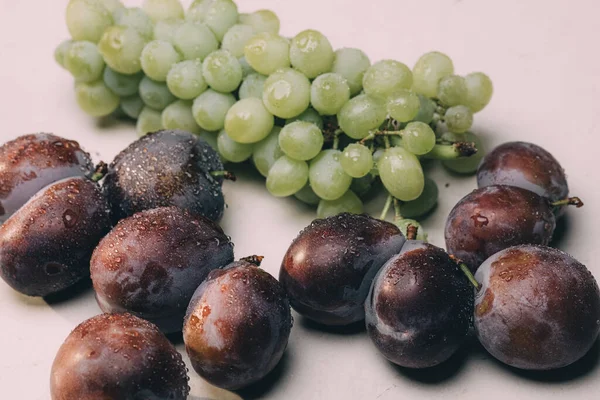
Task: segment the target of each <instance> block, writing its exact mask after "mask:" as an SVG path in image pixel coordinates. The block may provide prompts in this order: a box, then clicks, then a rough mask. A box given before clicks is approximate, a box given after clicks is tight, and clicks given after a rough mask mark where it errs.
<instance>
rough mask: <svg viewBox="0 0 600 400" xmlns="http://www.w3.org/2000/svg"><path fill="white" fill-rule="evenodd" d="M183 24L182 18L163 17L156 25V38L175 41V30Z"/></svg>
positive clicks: (170, 41)
mask: <svg viewBox="0 0 600 400" xmlns="http://www.w3.org/2000/svg"><path fill="white" fill-rule="evenodd" d="M181 25H183V20H181V19H163V20H160V21H158V22H157V23H156V24H155V25H154V40H164V41H165V42H169V43H175V32H177V29H179V27H180V26H181Z"/></svg>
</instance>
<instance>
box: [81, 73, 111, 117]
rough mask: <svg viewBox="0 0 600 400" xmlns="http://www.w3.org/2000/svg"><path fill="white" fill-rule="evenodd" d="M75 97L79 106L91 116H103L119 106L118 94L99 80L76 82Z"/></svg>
mask: <svg viewBox="0 0 600 400" xmlns="http://www.w3.org/2000/svg"><path fill="white" fill-rule="evenodd" d="M75 98H76V99H77V104H79V107H81V109H82V110H83V111H85V112H86V113H88V114H89V115H91V116H92V117H104V116H106V115H109V114H111V113H112V112H113V111H115V110H116V109H117V108H118V107H119V96H117V95H116V94H114V93H113V92H111V91H110V89H109V88H107V87H106V85H105V84H104V82H102V81H101V80H100V81H96V82H91V83H87V82H79V83H77V84H76V85H75Z"/></svg>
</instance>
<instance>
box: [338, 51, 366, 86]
mask: <svg viewBox="0 0 600 400" xmlns="http://www.w3.org/2000/svg"><path fill="white" fill-rule="evenodd" d="M370 66H371V60H369V57H368V56H367V55H366V54H365V53H364V52H363V51H362V50H359V49H353V48H343V49H339V50H337V51H336V52H335V58H334V60H333V66H332V67H331V71H332V72H334V73H336V74H339V75H341V76H343V77H344V78H346V81H347V82H348V86H349V87H350V95H351V96H356V95H357V94H359V93H360V91H361V90H362V88H363V77H364V75H365V72H367V70H368V69H369V67H370Z"/></svg>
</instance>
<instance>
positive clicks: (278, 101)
mask: <svg viewBox="0 0 600 400" xmlns="http://www.w3.org/2000/svg"><path fill="white" fill-rule="evenodd" d="M262 99H263V102H264V104H265V107H267V110H269V112H270V113H271V114H273V115H275V116H277V117H279V118H293V117H296V116H298V115H300V114H302V113H303V112H304V111H305V110H306V109H307V108H308V106H309V104H310V82H309V80H308V79H307V78H306V76H304V75H303V74H301V73H300V72H298V71H296V70H294V69H291V68H287V69H281V70H278V71H277V72H275V73H274V74H272V75H271V76H269V77H268V78H267V80H266V82H265V85H264V91H263V97H262Z"/></svg>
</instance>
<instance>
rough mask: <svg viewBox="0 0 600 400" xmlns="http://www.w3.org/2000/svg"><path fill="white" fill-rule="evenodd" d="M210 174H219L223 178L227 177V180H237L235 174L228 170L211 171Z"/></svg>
mask: <svg viewBox="0 0 600 400" xmlns="http://www.w3.org/2000/svg"><path fill="white" fill-rule="evenodd" d="M210 174H211V175H212V176H214V177H215V178H217V177H219V176H221V177H223V179H227V180H228V181H232V182H235V181H237V177H236V176H235V174H234V173H233V172H229V171H211V172H210Z"/></svg>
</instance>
